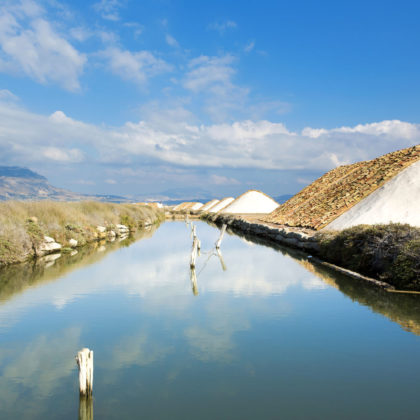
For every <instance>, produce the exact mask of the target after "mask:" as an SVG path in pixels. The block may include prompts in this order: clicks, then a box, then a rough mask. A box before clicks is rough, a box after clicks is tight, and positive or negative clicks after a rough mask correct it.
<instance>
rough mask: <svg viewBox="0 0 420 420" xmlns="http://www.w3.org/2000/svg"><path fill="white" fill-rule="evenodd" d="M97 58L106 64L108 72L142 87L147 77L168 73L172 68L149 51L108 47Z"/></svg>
mask: <svg viewBox="0 0 420 420" xmlns="http://www.w3.org/2000/svg"><path fill="white" fill-rule="evenodd" d="M99 56H100V57H102V58H104V59H105V60H106V62H107V66H108V68H109V70H110V71H111V72H112V73H114V74H115V75H117V76H120V77H121V78H123V79H124V80H128V81H132V82H135V83H137V84H139V85H144V84H145V83H146V82H147V80H148V78H149V77H153V76H156V75H157V74H159V73H164V72H168V71H170V70H171V69H172V67H171V66H170V65H169V64H168V63H166V62H165V61H164V60H162V59H160V58H157V57H155V56H154V55H153V54H152V53H151V52H149V51H138V52H131V51H128V50H121V49H120V48H117V47H110V48H108V49H106V50H104V51H102V52H101V53H99Z"/></svg>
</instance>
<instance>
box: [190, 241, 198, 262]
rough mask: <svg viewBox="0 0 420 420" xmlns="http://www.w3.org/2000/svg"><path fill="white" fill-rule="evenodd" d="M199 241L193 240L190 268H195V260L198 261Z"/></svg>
mask: <svg viewBox="0 0 420 420" xmlns="http://www.w3.org/2000/svg"><path fill="white" fill-rule="evenodd" d="M197 242H198V239H197V237H195V238H194V240H193V245H192V249H191V260H190V267H191V268H195V260H196V259H197V253H198V244H197Z"/></svg>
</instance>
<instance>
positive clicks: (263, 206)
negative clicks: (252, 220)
mask: <svg viewBox="0 0 420 420" xmlns="http://www.w3.org/2000/svg"><path fill="white" fill-rule="evenodd" d="M278 206H279V203H277V202H276V201H274V200H273V199H272V198H271V197H269V196H268V195H266V194H264V193H263V192H261V191H256V190H249V191H247V192H245V193H244V194H242V195H240V196H239V197H238V198H237V199H236V200H234V201H233V202H232V203H231V204H229V205H228V206H227V207H225V208H224V209H223V210H222V211H221V213H236V214H238V213H271V212H272V211H274V210H275V209H276V208H277V207H278Z"/></svg>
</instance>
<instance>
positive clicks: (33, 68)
mask: <svg viewBox="0 0 420 420" xmlns="http://www.w3.org/2000/svg"><path fill="white" fill-rule="evenodd" d="M42 13H43V11H42V9H41V8H40V7H39V6H37V5H36V4H35V3H34V2H31V1H22V2H19V3H17V4H13V3H9V2H7V3H6V5H4V6H3V7H1V8H0V71H3V72H8V73H15V72H20V73H23V74H26V75H27V76H29V77H31V78H32V79H35V80H36V81H38V82H40V83H43V84H46V83H56V84H58V85H60V86H62V87H64V88H65V89H67V90H70V91H74V90H78V89H79V88H80V83H79V77H80V75H81V73H82V71H83V68H84V65H85V63H86V57H85V55H84V54H81V53H80V52H78V51H77V50H76V49H75V48H74V47H73V46H72V45H71V44H70V43H69V42H68V41H67V40H66V39H65V38H64V37H63V36H61V35H60V34H59V33H58V32H57V31H56V30H55V29H54V28H53V26H52V25H51V24H50V22H48V21H47V20H46V19H45V18H44V17H43V15H42Z"/></svg>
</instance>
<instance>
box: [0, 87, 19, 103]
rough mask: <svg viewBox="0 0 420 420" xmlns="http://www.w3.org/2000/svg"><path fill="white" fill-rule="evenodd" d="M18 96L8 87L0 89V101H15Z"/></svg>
mask: <svg viewBox="0 0 420 420" xmlns="http://www.w3.org/2000/svg"><path fill="white" fill-rule="evenodd" d="M18 100H19V98H18V97H17V96H16V95H15V94H13V93H12V92H10V90H8V89H0V101H3V102H16V101H18Z"/></svg>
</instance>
